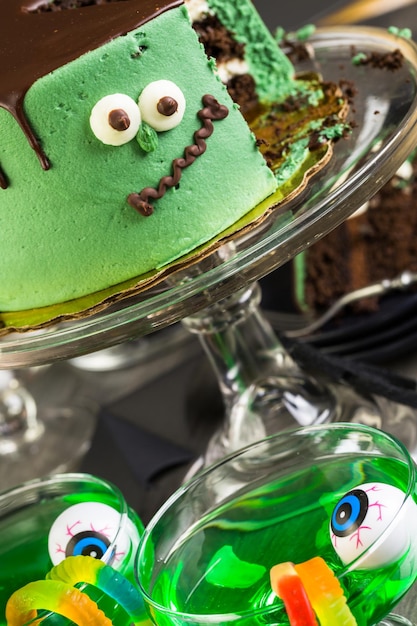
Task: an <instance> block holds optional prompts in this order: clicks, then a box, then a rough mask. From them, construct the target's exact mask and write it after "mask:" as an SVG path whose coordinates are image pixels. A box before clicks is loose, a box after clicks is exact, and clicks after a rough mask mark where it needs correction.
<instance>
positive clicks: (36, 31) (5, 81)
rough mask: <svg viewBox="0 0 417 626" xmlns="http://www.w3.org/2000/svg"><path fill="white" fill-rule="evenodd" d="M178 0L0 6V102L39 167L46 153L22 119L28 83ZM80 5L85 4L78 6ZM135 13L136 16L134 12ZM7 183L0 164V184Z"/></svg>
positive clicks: (38, 0)
mask: <svg viewBox="0 0 417 626" xmlns="http://www.w3.org/2000/svg"><path fill="white" fill-rule="evenodd" d="M182 3H183V2H182V0H171V1H170V2H159V1H157V0H121V1H114V0H113V2H112V1H107V2H105V3H101V4H92V3H91V2H87V1H85V2H84V1H83V0H81V2H80V1H79V2H78V3H77V4H76V3H75V2H74V3H72V5H73V6H74V8H68V9H65V8H64V5H63V4H61V10H50V8H51V6H52V5H53V4H54V3H53V2H48V0H6V1H5V2H3V3H2V7H1V20H0V23H1V32H2V33H7V35H8V36H7V37H6V36H2V37H1V42H0V58H1V65H0V107H3V108H4V109H6V110H8V111H9V112H10V113H11V114H12V115H13V116H14V117H15V119H16V120H17V122H18V123H19V125H20V126H21V128H22V130H23V132H24V133H25V135H26V137H27V139H28V141H29V143H30V145H31V146H32V148H33V149H34V150H35V151H36V154H37V155H38V158H39V160H40V162H41V164H42V167H43V168H44V169H49V167H50V164H49V161H48V156H47V155H45V154H44V153H43V150H42V147H41V144H40V141H41V138H37V137H36V136H35V135H34V133H33V131H32V129H31V126H30V121H29V120H27V119H26V116H25V114H24V110H23V100H24V97H25V94H26V92H27V90H28V89H29V88H30V87H31V86H32V85H33V83H34V82H35V81H36V80H37V79H39V78H41V77H42V76H45V75H46V74H48V73H49V72H52V71H53V70H56V69H57V68H58V67H60V66H62V65H64V64H65V63H69V62H70V61H73V60H75V59H77V58H78V57H79V56H80V55H82V54H85V53H87V52H89V51H91V50H94V49H96V48H98V47H100V46H102V45H103V44H105V43H107V42H108V41H110V40H111V39H113V38H115V37H119V36H121V35H123V34H125V33H126V32H129V31H131V30H133V29H134V28H138V27H139V26H141V25H142V24H144V23H146V22H148V21H149V20H151V19H153V18H155V17H156V16H158V15H159V14H161V13H163V12H164V11H167V10H168V9H171V8H174V7H177V6H179V5H181V4H182ZM82 5H85V6H82ZM135 15H136V19H135V18H134V16H135ZM7 186H8V180H7V176H6V174H5V173H4V172H3V171H2V169H1V164H0V187H2V188H3V189H4V188H6V187H7Z"/></svg>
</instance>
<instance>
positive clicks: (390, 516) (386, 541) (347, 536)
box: [330, 482, 417, 569]
mask: <svg viewBox="0 0 417 626" xmlns="http://www.w3.org/2000/svg"><path fill="white" fill-rule="evenodd" d="M404 500H405V493H404V492H403V491H402V490H401V489H398V487H394V486H393V485H389V484H385V483H379V482H374V483H371V482H370V483H364V484H362V485H359V486H358V487H356V488H355V489H352V490H351V491H349V492H347V493H346V494H345V495H343V496H342V497H341V498H340V500H339V501H338V502H337V504H336V506H335V507H334V509H333V512H332V515H331V520H330V537H331V540H332V544H333V547H334V549H335V551H336V553H337V554H338V556H339V557H340V558H341V560H342V561H343V563H344V564H345V565H349V564H351V563H353V561H355V560H356V559H358V557H360V556H361V555H362V554H363V553H364V552H365V551H366V550H368V552H367V554H366V555H364V557H363V558H362V559H360V560H359V561H358V563H357V564H354V567H355V569H373V568H377V567H382V566H384V565H388V564H390V563H393V562H395V561H396V560H397V559H399V558H400V557H401V555H402V554H404V553H405V552H406V551H407V550H408V549H410V548H411V549H416V548H417V542H415V541H413V535H414V533H415V524H416V521H417V505H416V503H415V502H414V501H413V500H412V498H408V500H407V502H406V503H405V504H403V503H404ZM416 552H417V550H416Z"/></svg>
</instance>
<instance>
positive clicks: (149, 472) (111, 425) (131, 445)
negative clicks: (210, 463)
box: [98, 408, 195, 486]
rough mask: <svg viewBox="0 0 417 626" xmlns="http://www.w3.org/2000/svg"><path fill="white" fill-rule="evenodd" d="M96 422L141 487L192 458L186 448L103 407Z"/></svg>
mask: <svg viewBox="0 0 417 626" xmlns="http://www.w3.org/2000/svg"><path fill="white" fill-rule="evenodd" d="M98 419H99V420H100V422H101V423H102V424H103V425H104V426H105V427H106V430H107V431H108V434H109V436H110V437H111V442H112V445H113V446H116V447H117V448H118V451H119V453H120V454H121V456H122V457H123V459H124V461H125V462H126V464H127V465H128V466H129V468H130V470H131V472H132V474H133V475H134V476H135V478H136V480H138V481H139V483H141V484H142V485H144V486H148V485H149V483H150V482H151V481H152V480H153V479H155V478H156V477H157V476H158V475H159V474H160V473H162V472H164V471H166V470H168V469H172V468H174V467H176V466H178V465H183V464H186V463H190V462H191V461H192V460H193V459H194V457H195V454H194V453H193V452H191V451H190V450H188V449H187V448H183V447H181V446H178V445H177V444H175V443H173V442H172V441H169V440H168V439H165V438H163V437H160V436H159V435H156V434H154V433H151V432H149V431H147V430H145V429H144V428H142V427H141V426H139V425H137V424H133V423H132V422H130V421H128V420H126V419H124V418H122V417H119V416H116V415H114V414H113V413H111V412H110V411H109V410H108V409H107V408H103V409H102V410H101V412H100V414H99V417H98Z"/></svg>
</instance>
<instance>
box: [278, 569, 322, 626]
mask: <svg viewBox="0 0 417 626" xmlns="http://www.w3.org/2000/svg"><path fill="white" fill-rule="evenodd" d="M270 577H271V587H272V590H273V591H274V592H275V593H276V595H277V596H278V597H279V598H281V600H282V601H283V603H284V606H285V610H286V611H287V615H288V619H289V620H290V624H291V626H318V622H317V620H316V617H315V614H314V611H313V608H312V606H311V602H310V600H309V599H308V595H307V592H306V590H305V589H304V586H303V583H302V582H301V578H300V577H299V575H298V574H297V572H296V571H295V569H294V566H293V564H292V563H279V565H275V566H274V567H273V568H272V569H271V572H270Z"/></svg>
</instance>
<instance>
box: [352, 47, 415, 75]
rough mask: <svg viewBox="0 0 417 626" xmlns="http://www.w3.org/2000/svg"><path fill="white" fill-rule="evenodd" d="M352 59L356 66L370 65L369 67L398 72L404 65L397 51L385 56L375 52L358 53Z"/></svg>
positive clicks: (401, 56) (402, 57)
mask: <svg viewBox="0 0 417 626" xmlns="http://www.w3.org/2000/svg"><path fill="white" fill-rule="evenodd" d="M353 59H354V63H356V64H357V65H370V66H371V67H375V68H378V69H387V70H390V71H395V70H398V69H399V68H400V67H402V65H403V63H404V56H403V54H402V52H401V50H399V49H396V50H392V51H391V52H387V53H385V54H383V53H377V52H369V53H368V54H364V53H359V54H355V55H354V57H353Z"/></svg>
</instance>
